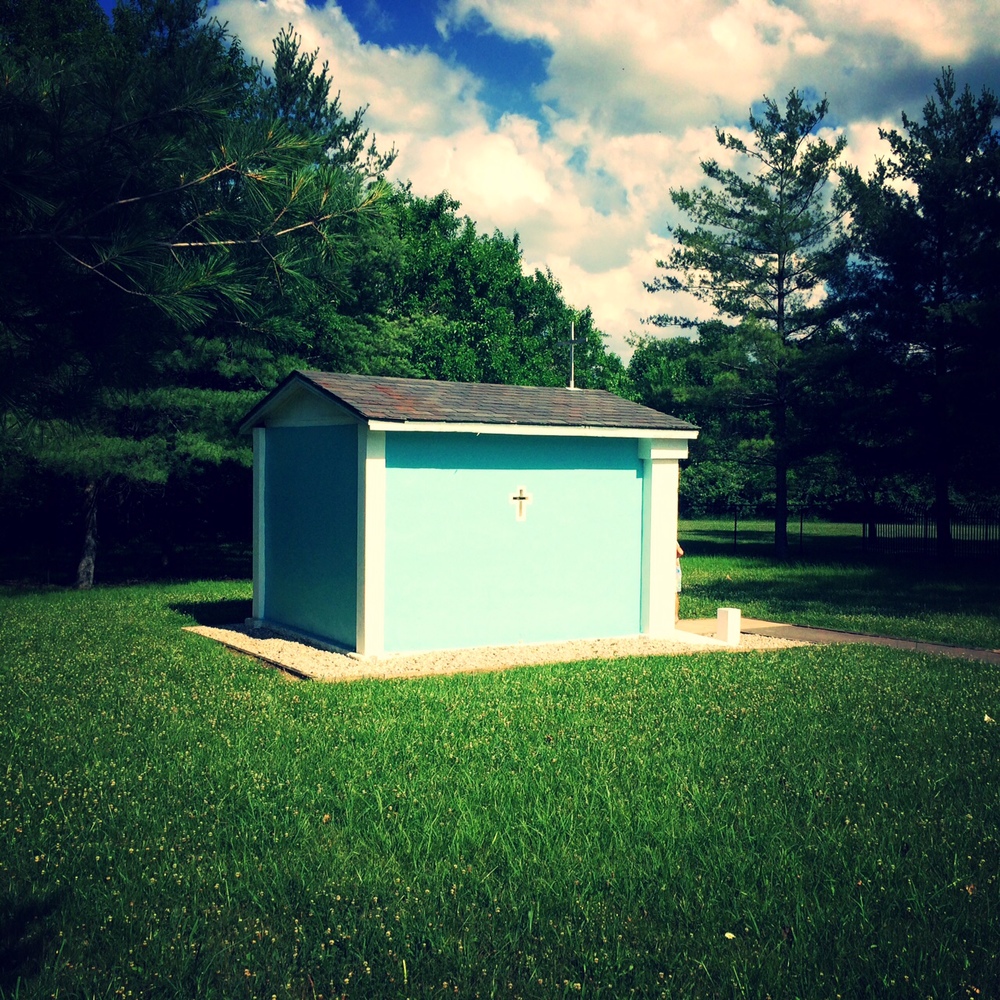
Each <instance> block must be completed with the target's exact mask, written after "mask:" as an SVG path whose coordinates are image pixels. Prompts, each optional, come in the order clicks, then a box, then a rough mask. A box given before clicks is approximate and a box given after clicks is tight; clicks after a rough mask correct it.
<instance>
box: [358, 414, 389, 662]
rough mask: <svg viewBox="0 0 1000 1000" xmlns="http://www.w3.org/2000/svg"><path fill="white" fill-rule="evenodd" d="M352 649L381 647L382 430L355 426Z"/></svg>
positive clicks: (367, 651) (377, 650) (373, 651)
mask: <svg viewBox="0 0 1000 1000" xmlns="http://www.w3.org/2000/svg"><path fill="white" fill-rule="evenodd" d="M355 647H356V649H357V652H358V653H360V654H361V655H362V656H380V655H381V654H382V653H383V652H384V648H385V431H372V430H369V429H368V428H367V426H365V425H364V424H361V425H360V426H359V427H358V596H357V631H356V636H355Z"/></svg>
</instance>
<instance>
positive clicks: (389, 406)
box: [243, 371, 697, 431]
mask: <svg viewBox="0 0 1000 1000" xmlns="http://www.w3.org/2000/svg"><path fill="white" fill-rule="evenodd" d="M295 380H300V381H303V382H306V383H309V384H310V385H313V386H315V387H316V388H317V389H319V390H320V391H321V392H323V393H324V394H325V395H327V396H329V397H330V398H331V399H332V400H334V401H335V402H337V403H339V404H340V405H341V406H343V407H345V408H346V409H348V410H350V411H351V412H352V413H354V414H355V415H357V416H358V417H360V418H361V419H362V420H366V421H371V420H384V421H396V422H406V421H419V422H434V423H462V424H465V423H473V424H528V425H531V426H542V427H621V428H634V429H637V430H670V431H694V430H697V428H696V427H695V425H694V424H690V423H688V422H687V421H686V420H680V419H678V418H677V417H671V416H668V415H667V414H665V413H660V412H659V410H653V409H650V408H649V407H648V406H641V405H640V404H638V403H631V402H629V401H628V400H627V399H622V398H621V397H619V396H615V395H614V394H613V393H610V392H605V391H604V390H603V389H576V390H570V389H561V388H557V389H553V388H546V387H538V386H516V385H483V384H480V383H476V382H434V381H431V380H425V379H409V378H388V377H385V378H383V377H375V376H369V375H340V374H336V373H332V372H318V371H296V372H292V374H291V375H289V376H288V378H286V379H285V380H284V381H283V382H282V383H281V384H280V385H279V386H278V387H277V388H276V389H274V391H273V392H271V393H270V394H269V395H268V396H267V397H266V398H265V399H264V400H262V401H261V402H260V403H259V404H258V405H257V406H255V407H254V408H253V409H252V410H251V411H250V412H249V413H248V414H247V416H246V419H245V420H244V421H243V426H244V427H248V426H252V425H253V423H254V422H255V420H256V418H257V417H258V416H259V413H260V411H261V410H262V409H263V408H264V407H266V406H267V404H268V402H269V401H270V400H271V398H272V397H273V396H274V395H275V394H277V393H279V392H281V391H282V390H283V389H284V388H285V387H286V386H287V385H288V384H289V383H291V382H292V381H295Z"/></svg>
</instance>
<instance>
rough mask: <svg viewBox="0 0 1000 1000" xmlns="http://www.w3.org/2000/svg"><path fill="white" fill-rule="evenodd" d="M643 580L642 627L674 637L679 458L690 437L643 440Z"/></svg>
mask: <svg viewBox="0 0 1000 1000" xmlns="http://www.w3.org/2000/svg"><path fill="white" fill-rule="evenodd" d="M639 457H640V458H641V459H642V460H643V466H644V468H643V476H642V569H641V572H642V581H641V585H640V602H639V628H640V630H641V631H642V633H643V634H644V635H649V636H652V637H662V636H668V635H670V634H671V633H672V632H674V630H675V628H676V624H677V622H676V607H677V490H678V488H679V485H680V466H679V465H678V460H679V459H681V458H686V457H687V441H686V440H662V441H651V440H641V441H640V442H639Z"/></svg>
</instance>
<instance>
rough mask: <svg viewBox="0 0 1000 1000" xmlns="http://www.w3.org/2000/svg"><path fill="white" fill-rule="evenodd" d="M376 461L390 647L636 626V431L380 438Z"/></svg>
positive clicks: (626, 631) (547, 637) (556, 636)
mask: <svg viewBox="0 0 1000 1000" xmlns="http://www.w3.org/2000/svg"><path fill="white" fill-rule="evenodd" d="M385 466H386V561H385V567H386V569H385V649H386V650H387V651H409V650H420V649H444V648H461V647H465V646H480V645H498V644H506V643H516V642H545V641H558V640H564V639H577V638H598V637H603V636H622V635H634V634H636V633H638V631H639V609H640V599H639V597H640V577H641V572H640V570H641V541H642V467H641V462H640V460H639V457H638V455H637V453H636V445H635V440H634V439H632V440H629V439H606V438H567V437H560V438H556V437H545V436H537V437H535V436H513V435H510V436H508V435H478V436H477V435H475V434H429V433H427V434H425V433H420V432H408V433H406V434H387V435H386V451H385ZM521 487H523V488H524V490H525V491H526V493H527V494H528V495H530V498H531V499H530V501H529V502H528V503H527V504H526V506H525V516H524V519H523V520H519V519H518V517H517V507H516V505H515V504H514V503H512V501H511V497H512V496H513V495H514V493H515V492H516V491H518V489H519V488H521Z"/></svg>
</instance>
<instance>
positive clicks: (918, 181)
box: [628, 69, 1000, 557]
mask: <svg viewBox="0 0 1000 1000" xmlns="http://www.w3.org/2000/svg"><path fill="white" fill-rule="evenodd" d="M827 114H828V106H827V102H826V101H825V100H820V101H817V102H816V103H814V104H811V105H810V104H809V103H808V102H807V101H806V100H805V99H804V98H803V96H802V95H801V94H800V93H799V92H798V91H794V90H793V91H792V92H791V93H790V94H789V95H788V97H787V100H786V101H785V104H784V107H781V106H780V105H779V104H778V103H777V102H776V101H773V100H770V99H767V98H765V100H764V102H763V105H762V111H761V112H760V113H757V114H754V113H752V114H751V116H750V119H749V129H748V132H747V136H748V138H743V137H742V136H739V135H735V134H732V133H726V132H723V131H721V130H717V132H716V137H717V139H718V142H719V144H720V146H721V147H722V148H723V150H724V151H725V152H724V154H723V156H724V159H723V161H722V162H720V161H719V160H715V159H711V160H707V161H705V162H703V163H702V164H701V166H702V170H703V171H704V174H705V176H706V182H705V183H704V184H703V185H702V186H701V187H699V188H697V189H696V190H693V191H691V190H684V189H678V190H674V191H671V196H672V199H673V202H674V204H675V206H676V207H677V209H678V211H679V213H680V214H681V216H682V217H683V218H684V222H683V223H682V224H680V225H677V226H676V227H675V228H674V229H673V231H672V236H673V240H674V244H673V246H674V249H673V250H672V251H671V253H670V255H669V256H668V257H667V258H665V259H664V260H661V261H658V262H657V265H658V267H659V268H660V269H661V270H662V274H660V275H659V276H658V277H656V278H655V279H654V280H652V281H650V282H649V283H648V285H647V288H648V290H649V291H651V292H654V293H661V292H664V291H666V292H682V291H683V292H687V293H689V294H691V295H693V296H694V297H695V298H696V299H697V300H700V301H701V302H703V303H705V304H706V307H707V310H708V312H709V313H710V316H709V318H708V319H707V320H704V321H699V320H695V319H692V318H690V317H686V316H673V315H669V314H658V315H655V316H653V317H652V318H651V322H652V323H653V324H654V325H658V326H663V327H673V328H674V329H675V331H677V332H682V333H688V334H690V335H689V336H681V337H674V338H667V339H663V338H658V337H651V336H644V337H640V338H637V339H636V341H635V343H634V346H635V348H636V350H635V354H634V355H633V357H632V359H631V362H630V365H629V369H628V374H629V376H630V379H631V381H632V383H633V388H634V391H635V392H637V393H638V395H639V396H640V397H641V398H642V399H643V400H644V401H645V402H647V403H649V404H650V405H654V406H657V407H660V408H663V409H666V410H668V411H670V412H674V413H677V414H678V415H681V416H688V417H690V418H691V419H693V420H695V421H696V422H697V423H700V424H701V425H702V426H703V428H704V431H703V433H702V435H701V437H700V439H699V441H698V442H697V443H696V444H695V446H694V450H693V456H694V458H695V461H693V462H692V464H691V466H690V467H689V469H688V470H687V471H686V473H685V480H686V482H685V483H684V487H683V489H684V490H685V491H686V500H687V503H688V508H689V510H692V509H701V510H705V511H708V510H720V509H729V510H732V509H734V508H735V509H739V508H741V507H743V508H749V509H753V508H754V507H757V506H760V505H761V501H762V499H763V500H765V501H766V505H767V506H769V507H771V508H772V509H773V512H774V520H775V551H776V554H777V555H778V556H779V557H784V556H787V554H788V538H787V533H786V524H787V518H788V513H789V509H790V505H799V506H800V507H801V506H809V507H812V508H813V509H817V508H818V509H823V508H824V507H825V508H829V507H830V506H832V505H835V504H838V503H840V504H844V503H845V502H848V501H850V502H852V503H853V504H854V506H855V509H859V508H860V510H861V512H862V516H864V511H865V510H871V509H873V508H874V507H875V506H876V505H877V504H879V503H896V504H904V503H907V502H917V503H926V504H927V505H928V506H930V507H931V508H932V510H933V514H934V519H935V521H936V528H937V544H938V551H939V554H940V555H941V556H944V557H947V556H948V555H949V553H950V551H951V533H950V525H951V514H952V508H953V505H954V502H955V500H956V498H961V499H964V500H967V501H976V502H980V503H983V502H987V503H990V504H993V505H996V504H997V503H998V501H1000V489H998V487H1000V475H998V468H1000V438H998V435H997V433H996V413H997V412H998V410H997V407H998V403H1000V386H998V373H1000V336H998V330H997V323H998V316H1000V132H998V128H997V126H998V122H1000V102H998V100H997V97H996V95H995V94H994V93H993V92H992V91H990V90H989V89H987V88H984V89H983V90H982V91H981V92H980V93H979V94H978V95H977V94H974V93H973V91H972V90H971V88H970V87H968V86H965V87H964V88H962V89H959V87H958V85H957V83H956V80H955V76H954V73H953V72H952V71H951V70H949V69H945V70H944V71H943V72H942V74H941V76H940V77H939V78H938V79H937V81H936V82H935V84H934V93H933V95H932V96H931V97H930V98H928V100H927V102H926V103H925V105H924V107H923V110H922V113H921V116H920V117H919V118H913V117H911V116H909V115H907V114H905V113H904V114H903V115H902V127H901V129H898V130H897V129H889V130H884V129H883V130H881V132H880V135H881V139H882V140H883V142H884V143H885V147H884V150H883V155H882V156H881V157H880V158H879V160H878V163H877V166H876V168H875V170H874V172H872V173H871V174H870V175H869V176H867V177H866V176H862V174H861V173H860V172H859V170H858V169H857V168H856V167H853V166H851V165H849V164H847V163H846V162H845V159H844V153H845V146H846V142H845V140H844V138H843V137H842V136H841V137H839V138H836V139H832V140H831V138H830V137H828V136H829V135H830V133H824V130H823V124H824V120H825V118H826V116H827Z"/></svg>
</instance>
